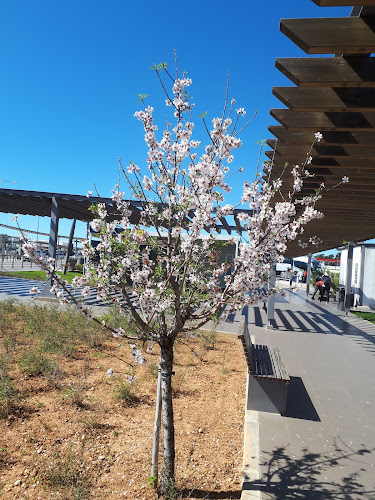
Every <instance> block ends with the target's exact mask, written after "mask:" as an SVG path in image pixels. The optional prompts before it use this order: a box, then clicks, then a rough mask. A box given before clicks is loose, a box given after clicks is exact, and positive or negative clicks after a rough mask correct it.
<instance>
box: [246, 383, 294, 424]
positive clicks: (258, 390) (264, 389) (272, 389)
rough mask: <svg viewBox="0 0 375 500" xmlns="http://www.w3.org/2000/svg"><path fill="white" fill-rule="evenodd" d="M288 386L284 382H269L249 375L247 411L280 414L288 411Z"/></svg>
mask: <svg viewBox="0 0 375 500" xmlns="http://www.w3.org/2000/svg"><path fill="white" fill-rule="evenodd" d="M287 396H288V384H287V382H284V381H282V380H269V379H263V378H257V377H254V376H253V375H249V383H248V393H247V409H248V410H255V411H264V412H267V413H280V414H281V415H283V414H284V413H285V410H286V403H287Z"/></svg>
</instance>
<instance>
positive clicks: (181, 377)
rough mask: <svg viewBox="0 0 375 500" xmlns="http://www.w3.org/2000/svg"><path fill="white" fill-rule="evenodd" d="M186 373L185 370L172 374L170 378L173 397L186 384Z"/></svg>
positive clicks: (180, 391) (179, 392)
mask: <svg viewBox="0 0 375 500" xmlns="http://www.w3.org/2000/svg"><path fill="white" fill-rule="evenodd" d="M186 380H187V374H186V371H184V370H183V371H179V372H176V373H175V375H173V378H172V393H173V396H174V397H177V396H178V395H180V394H182V392H183V387H184V385H185V384H186Z"/></svg>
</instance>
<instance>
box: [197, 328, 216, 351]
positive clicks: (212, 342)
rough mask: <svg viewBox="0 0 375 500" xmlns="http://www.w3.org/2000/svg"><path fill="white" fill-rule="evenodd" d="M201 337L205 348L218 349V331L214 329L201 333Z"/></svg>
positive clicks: (208, 349)
mask: <svg viewBox="0 0 375 500" xmlns="http://www.w3.org/2000/svg"><path fill="white" fill-rule="evenodd" d="M199 339H200V343H201V346H202V348H203V350H205V351H210V350H215V349H216V344H217V334H216V331H214V330H213V331H210V332H207V333H200V335H199Z"/></svg>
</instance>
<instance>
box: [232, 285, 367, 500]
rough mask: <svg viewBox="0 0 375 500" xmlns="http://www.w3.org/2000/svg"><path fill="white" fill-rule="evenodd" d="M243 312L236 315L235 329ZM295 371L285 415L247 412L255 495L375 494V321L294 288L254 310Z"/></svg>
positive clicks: (263, 336)
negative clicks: (271, 319) (271, 315)
mask: <svg viewBox="0 0 375 500" xmlns="http://www.w3.org/2000/svg"><path fill="white" fill-rule="evenodd" d="M238 320H239V318H238V317H236V318H235V321H234V323H233V327H234V328H235V327H236V326H238V324H237V325H236V323H237V321H238ZM248 321H249V327H250V333H251V335H252V336H254V337H255V341H256V343H261V344H262V343H264V344H267V345H274V346H278V347H279V348H280V351H281V355H282V358H283V360H284V362H285V365H286V367H287V370H288V372H289V374H290V376H291V384H290V386H289V393H288V405H287V411H286V415H285V416H280V415H277V414H270V413H262V412H250V411H249V412H247V413H248V414H247V415H246V420H247V424H248V425H247V436H246V439H247V443H246V446H247V447H248V450H247V452H248V453H247V459H248V462H249V463H248V464H247V465H248V466H249V470H250V473H249V476H250V477H248V479H247V481H246V482H245V484H244V489H245V490H246V491H247V494H246V495H244V494H243V496H244V497H245V498H248V499H255V498H256V499H262V500H270V499H277V500H285V499H309V500H310V499H313V500H326V499H328V500H340V499H345V500H346V499H348V500H349V499H350V500H357V499H358V500H359V499H371V500H374V499H375V387H374V383H375V325H372V324H371V323H369V322H367V321H364V320H362V319H360V318H357V317H356V316H354V315H349V317H348V318H347V319H346V318H345V316H344V313H343V312H340V311H338V310H337V304H336V303H334V302H333V303H330V304H326V303H319V302H317V301H311V299H306V295H305V293H304V290H302V289H301V290H298V291H297V292H296V293H292V292H289V291H287V292H286V297H285V298H282V297H278V298H277V301H276V304H275V323H274V328H273V329H272V330H271V329H266V328H265V325H266V324H267V320H266V315H265V312H264V311H263V309H262V308H261V307H254V308H252V309H251V310H250V311H249V313H248Z"/></svg>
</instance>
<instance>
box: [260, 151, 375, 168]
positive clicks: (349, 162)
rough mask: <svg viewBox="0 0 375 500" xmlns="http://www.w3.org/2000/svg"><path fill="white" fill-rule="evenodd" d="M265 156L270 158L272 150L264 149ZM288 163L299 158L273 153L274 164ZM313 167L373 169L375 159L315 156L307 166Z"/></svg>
mask: <svg viewBox="0 0 375 500" xmlns="http://www.w3.org/2000/svg"><path fill="white" fill-rule="evenodd" d="M265 154H266V156H268V158H270V159H271V158H272V156H273V151H266V152H265ZM286 162H287V163H288V164H289V166H290V165H296V164H300V163H301V158H298V157H296V158H288V159H285V158H284V157H282V156H278V155H275V158H274V164H275V165H277V166H278V167H279V168H283V167H284V166H285V163H286ZM315 167H319V168H322V167H323V168H328V169H329V170H331V171H334V170H335V169H340V168H341V169H358V170H374V169H375V161H374V160H372V159H366V160H363V159H360V158H350V157H349V158H346V157H341V158H339V157H335V158H326V157H320V156H319V157H317V158H313V160H312V162H311V164H310V165H309V166H308V169H311V170H312V169H313V168H314V169H315Z"/></svg>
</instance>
